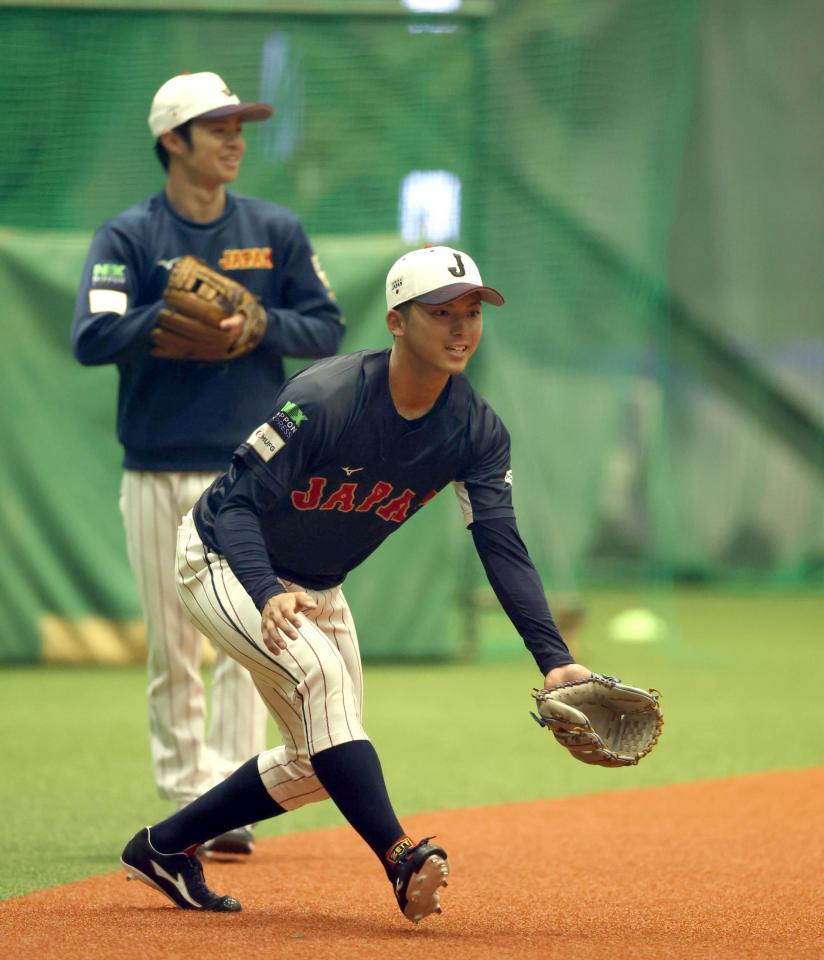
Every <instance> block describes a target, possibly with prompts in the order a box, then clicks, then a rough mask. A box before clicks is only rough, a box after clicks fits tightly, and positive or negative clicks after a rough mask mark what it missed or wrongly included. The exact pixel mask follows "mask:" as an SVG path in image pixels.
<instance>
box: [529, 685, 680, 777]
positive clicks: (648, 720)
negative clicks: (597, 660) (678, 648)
mask: <svg viewBox="0 0 824 960" xmlns="http://www.w3.org/2000/svg"><path fill="white" fill-rule="evenodd" d="M532 696H533V697H534V698H535V701H536V703H537V704H538V713H540V717H537V716H535V714H534V713H533V714H532V716H533V717H535V719H536V720H537V721H538V723H539V724H540V725H541V726H542V727H546V728H547V729H548V730H550V731H551V732H552V733H553V734H554V736H555V739H556V740H557V741H558V743H560V744H561V746H562V747H566V749H567V750H569V752H570V753H571V754H572V756H573V757H575V758H576V760H582V761H583V762H584V763H593V764H597V765H598V766H601V767H627V766H632V765H634V764H636V763H638V761H639V760H640V759H641V758H642V757H645V756H646V755H647V754H648V753H649V752H650V750H652V748H653V747H654V746H655V744H656V743H658V738H659V737H660V736H661V727H662V726H663V723H664V718H663V716H662V714H661V708H660V707H659V706H658V697H659V696H660V694H659V693H658V692H657V691H656V690H641V689H640V688H639V687H630V686H628V685H627V684H625V683H621V681H620V680H617V679H616V678H615V677H602V676H600V674H597V673H593V674H592V676H591V677H590V678H589V679H588V680H571V681H570V682H569V683H562V684H561V685H560V686H557V687H551V688H550V689H549V690H533V692H532Z"/></svg>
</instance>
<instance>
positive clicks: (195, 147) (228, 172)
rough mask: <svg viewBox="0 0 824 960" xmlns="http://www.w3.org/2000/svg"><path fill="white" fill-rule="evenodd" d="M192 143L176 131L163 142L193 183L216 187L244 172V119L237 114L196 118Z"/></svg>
mask: <svg viewBox="0 0 824 960" xmlns="http://www.w3.org/2000/svg"><path fill="white" fill-rule="evenodd" d="M190 133H191V143H187V142H186V141H185V140H184V139H183V138H182V137H181V136H179V135H178V134H176V133H175V131H174V130H172V131H171V132H170V133H168V134H164V135H163V143H164V146H165V147H166V149H167V150H168V152H169V156H170V158H171V161H172V163H174V165H175V166H176V167H177V170H178V171H179V172H180V173H181V174H183V176H184V177H185V179H186V180H187V181H188V182H189V183H190V184H192V185H193V186H200V187H206V188H208V189H214V188H215V187H219V186H221V185H222V184H226V183H231V182H232V181H233V180H234V179H235V177H237V175H238V173H239V171H240V163H241V160H242V159H243V154H244V153H245V152H246V141H245V140H244V138H243V122H242V121H241V120H239V119H238V118H237V117H225V118H223V119H221V120H194V121H192V124H191V128H190Z"/></svg>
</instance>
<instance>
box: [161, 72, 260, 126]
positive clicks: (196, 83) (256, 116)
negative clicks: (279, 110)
mask: <svg viewBox="0 0 824 960" xmlns="http://www.w3.org/2000/svg"><path fill="white" fill-rule="evenodd" d="M271 116H272V107H271V106H270V105H269V104H268V103H241V102H240V98H239V97H237V96H235V94H234V93H232V91H231V90H230V89H229V88H228V87H227V86H226V84H225V83H224V81H223V80H222V79H221V78H220V77H219V76H218V75H217V74H216V73H181V74H180V75H179V76H177V77H172V79H171V80H167V81H166V83H164V84H163V86H162V87H161V88H160V89H159V90H158V91H157V93H156V94H155V96H154V100H152V106H151V109H150V110H149V130H150V131H151V133H152V136H153V137H154V138H155V139H157V138H158V137H159V136H160V135H161V134H162V133H168V131H169V130H173V129H174V128H175V127H179V126H180V125H181V123H186V121H187V120H195V119H197V120H219V119H221V118H222V117H240V119H241V120H250V121H258V120H268V119H269V117H271Z"/></svg>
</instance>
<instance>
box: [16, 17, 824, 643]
mask: <svg viewBox="0 0 824 960" xmlns="http://www.w3.org/2000/svg"><path fill="white" fill-rule="evenodd" d="M213 6H214V5H213V4H209V3H203V4H200V7H201V9H199V10H198V9H195V8H194V5H192V6H191V7H190V8H189V9H187V10H178V9H175V5H174V4H172V5H166V6H165V7H163V8H162V9H161V8H160V5H159V4H154V3H149V2H146V3H143V4H139V3H133V4H124V3H120V4H113V3H104V2H102V0H101V2H99V3H97V4H94V5H91V4H77V5H75V6H72V5H67V4H60V5H49V4H31V5H26V4H22V5H16V6H9V5H5V4H4V5H2V6H0V81H2V89H3V90H4V91H6V102H5V107H4V111H3V112H2V114H0V133H2V136H3V144H4V159H3V163H2V165H0V291H2V302H3V303H4V306H5V310H4V317H3V321H2V326H1V327H0V338H2V342H1V343H0V347H1V348H2V349H0V391H2V398H3V401H4V403H3V410H4V416H3V418H2V426H0V441H1V442H2V466H1V468H0V507H1V509H2V518H1V519H2V524H1V525H0V555H2V556H3V558H4V559H5V561H6V563H5V565H4V576H3V577H2V578H0V612H2V620H1V621H0V622H2V624H3V627H2V631H1V632H0V659H7V660H26V659H37V658H38V657H40V656H41V654H43V653H44V652H45V654H46V655H47V656H50V657H52V658H56V659H61V658H62V657H63V656H65V655H68V654H66V650H70V651H71V650H73V651H74V653H73V654H72V655H73V656H88V657H91V658H95V657H98V658H99V657H102V658H104V659H105V658H106V656H107V655H106V654H105V650H107V649H110V644H109V643H108V641H109V640H111V639H112V637H113V638H114V639H115V640H116V641H117V642H123V643H126V645H127V646H128V642H129V641H128V638H129V637H132V636H133V634H134V630H135V623H134V621H135V618H136V617H137V616H138V610H137V604H136V598H135V594H134V589H133V587H132V584H131V577H130V574H129V571H128V568H127V564H126V558H125V548H124V543H123V535H122V532H121V530H120V521H119V517H118V514H117V487H118V484H119V451H118V448H117V445H116V442H115V440H114V436H113V430H114V396H115V384H116V379H115V375H114V371H113V370H111V369H83V368H80V367H79V366H78V365H77V364H76V363H75V362H74V361H73V359H72V358H71V356H70V353H69V350H68V328H69V323H70V315H71V306H72V301H73V295H74V289H75V286H76V284H77V280H78V276H79V270H80V265H81V263H82V259H83V255H84V252H85V248H86V245H87V243H88V240H89V236H90V233H91V231H92V230H93V229H94V228H95V227H96V226H97V225H98V224H99V223H101V222H102V221H103V220H104V219H106V218H107V217H109V216H111V215H112V214H113V213H115V212H117V211H118V210H120V209H122V208H123V207H125V206H127V205H129V204H130V203H132V202H133V201H135V200H137V199H139V198H141V197H142V196H144V195H146V194H148V193H150V192H152V191H154V190H156V189H158V187H159V185H160V183H161V182H162V177H161V170H160V168H159V166H158V165H157V163H156V161H155V160H154V157H153V156H152V153H151V140H150V138H149V134H148V130H147V127H146V114H147V112H148V105H149V102H150V100H151V96H152V94H153V93H154V91H155V89H156V88H157V87H158V86H159V85H160V84H161V83H162V82H163V81H164V80H166V79H167V78H168V77H169V76H171V75H173V74H175V73H179V72H181V71H183V70H189V71H195V70H203V69H210V70H216V71H217V72H219V73H221V74H222V75H223V76H224V77H225V78H226V79H227V80H228V82H229V83H230V84H231V86H232V87H233V88H234V89H235V90H236V91H237V92H238V93H239V94H240V95H241V96H243V97H244V98H246V99H251V98H263V99H266V100H269V101H271V102H273V103H275V104H276V106H277V113H276V116H275V119H274V120H273V121H272V122H271V123H268V124H264V125H260V126H258V125H255V126H252V127H250V128H249V131H248V132H249V151H248V155H247V159H246V162H245V166H244V170H243V173H242V176H241V179H240V180H239V182H238V184H237V187H238V189H239V190H241V191H242V192H247V193H253V194H256V195H259V196H262V197H266V198H268V199H272V200H276V201H278V202H280V203H284V204H286V205H287V206H291V207H293V208H294V209H295V210H297V211H298V212H299V213H300V215H301V216H302V218H303V220H304V222H305V224H306V226H307V228H308V229H309V232H310V234H311V235H312V237H313V239H314V241H315V244H316V246H317V248H318V251H319V253H320V254H321V256H322V259H323V261H324V265H325V267H326V269H327V272H328V273H329V275H330V278H331V280H332V283H333V285H334V286H335V288H336V290H337V292H338V296H339V299H340V301H341V304H342V305H343V308H344V310H345V312H346V315H347V319H348V322H349V333H348V334H347V339H346V341H345V344H344V346H345V349H357V348H360V347H364V346H376V345H380V344H383V343H385V342H387V340H388V337H387V334H386V332H385V328H384V324H383V312H384V311H383V305H382V285H383V277H384V274H385V271H386V268H387V267H388V265H389V264H390V263H391V262H392V260H393V259H394V258H395V257H396V256H397V255H399V253H400V252H402V251H404V250H405V249H408V248H409V247H410V246H411V245H414V244H415V243H418V242H425V241H427V240H429V239H432V238H431V237H430V236H428V235H427V234H426V233H425V232H424V233H421V234H420V235H419V236H418V237H417V238H414V239H412V238H407V239H406V240H405V239H403V238H402V237H401V236H400V235H399V231H398V209H399V193H400V186H401V182H402V180H403V178H404V176H405V175H406V174H408V173H409V172H410V171H413V170H444V171H448V172H449V173H451V174H453V175H454V176H456V177H458V178H459V179H460V183H461V222H460V228H459V231H458V233H457V235H456V236H454V237H453V238H451V240H450V242H454V243H455V244H458V245H464V246H465V247H466V248H468V249H470V250H471V252H473V253H474V254H475V255H476V258H477V259H478V260H479V261H480V263H481V266H482V269H483V272H484V275H485V277H486V278H487V279H488V281H489V282H491V283H493V284H494V285H495V286H497V287H499V288H500V289H502V291H503V292H504V294H505V296H506V297H507V306H506V307H505V308H503V309H502V310H501V311H500V312H498V313H495V314H493V313H492V311H490V315H489V317H488V319H487V328H486V333H485V343H484V345H483V346H482V352H481V353H480V354H479V356H478V357H477V358H476V360H475V361H473V364H474V366H473V368H472V376H473V379H474V380H475V381H476V382H477V384H478V385H479V386H481V388H482V389H483V390H484V392H485V393H486V394H487V396H488V397H489V398H490V400H491V401H492V402H493V405H494V406H495V407H496V408H497V409H498V411H499V412H500V413H501V415H502V416H503V417H504V419H505V421H506V422H507V425H508V426H509V428H510V430H511V432H512V435H513V442H514V459H513V467H514V476H515V486H514V491H515V498H516V506H517V508H518V513H519V518H520V525H521V528H522V532H523V533H524V536H525V539H526V541H527V543H528V545H529V547H530V550H531V552H532V554H533V556H534V558H535V560H536V562H537V564H538V566H539V568H540V569H541V571H542V573H543V575H544V577H545V580H546V585H547V588H548V590H549V592H550V596H552V595H553V594H569V593H575V592H577V591H585V589H586V586H587V585H588V584H590V583H593V582H605V581H606V582H613V581H615V580H617V579H625V578H627V577H629V576H631V577H641V578H650V579H655V580H657V581H664V582H669V581H673V580H683V579H688V580H695V579H701V580H709V581H720V580H723V581H728V580H730V579H735V580H740V579H746V580H748V581H751V582H755V583H758V584H764V585H768V584H769V585H773V584H782V583H787V582H793V583H799V582H801V583H803V582H820V580H821V577H822V570H823V569H824V498H823V497H822V484H821V477H822V473H823V472H824V470H823V469H822V466H823V465H824V460H823V459H822V457H823V456H824V454H823V453H822V451H824V443H822V433H821V426H820V424H821V421H822V418H824V337H822V326H821V322H820V319H819V304H820V302H821V299H822V293H824V290H822V287H823V286H824V280H823V279H822V272H821V271H820V269H819V268H818V264H817V258H818V256H819V251H820V250H821V249H822V247H824V243H823V242H822V241H824V236H822V234H824V221H822V218H821V216H820V208H821V202H820V200H821V189H820V170H821V167H822V161H824V134H822V133H821V124H820V122H819V119H818V112H819V102H820V90H819V88H820V64H819V60H820V57H819V51H818V44H817V40H816V38H817V37H820V36H821V35H822V31H824V8H822V7H821V5H820V4H818V3H816V2H814V0H803V2H802V0H798V2H788V3H785V4H782V5H780V9H779V7H778V6H776V5H775V4H774V3H772V2H770V0H730V2H727V3H724V4H705V3H700V2H698V0H665V2H660V0H592V2H588V3H580V2H579V0H551V2H550V0H510V2H509V3H506V4H498V5H495V4H492V3H487V2H474V3H470V2H465V3H464V4H463V5H462V6H461V7H460V8H459V9H458V10H457V11H456V12H455V13H453V14H448V15H447V14H445V15H435V14H432V15H429V16H426V15H418V16H411V15H409V14H408V12H405V11H404V10H403V8H402V6H401V4H400V3H399V2H390V0H385V2H379V0H371V2H361V3H346V2H339V3H334V4H332V3H325V2H320V0H318V2H316V3H310V4H303V5H297V4H287V3H267V4H263V3H255V2H251V0H249V2H246V3H240V4H239V5H234V6H233V9H232V12H231V13H225V12H212V10H211V9H210V8H211V7H213ZM295 8H299V9H302V10H303V13H296V12H294V11H295ZM450 499H451V494H449V493H448V492H447V493H444V494H443V495H442V496H441V497H439V498H437V500H436V501H435V503H433V504H432V506H431V507H429V508H427V510H426V511H424V512H423V513H422V514H421V515H420V516H419V517H418V518H416V519H415V521H413V522H412V523H411V524H410V525H409V527H408V528H404V530H403V531H401V533H400V534H399V535H398V536H397V537H396V538H393V540H392V541H390V542H389V543H388V544H387V545H386V547H385V548H384V550H383V552H382V554H381V556H380V558H375V559H374V560H373V561H371V562H368V563H367V564H366V565H365V566H364V567H363V568H362V569H361V570H358V571H356V572H355V573H354V574H353V575H352V577H351V583H350V585H349V589H348V595H349V599H350V602H351V603H352V606H353V608H354V610H355V614H356V617H357V620H358V623H359V627H360V632H361V634H362V641H363V648H364V653H365V655H366V656H367V657H370V656H372V657H378V656H381V657H385V656H393V657H400V656H447V657H448V656H453V655H456V654H458V653H459V652H460V650H461V644H462V635H461V631H460V629H457V628H456V624H457V625H458V626H459V620H460V610H461V598H462V597H463V596H464V595H465V594H466V592H467V590H470V589H471V588H472V587H473V586H477V585H479V584H480V583H482V576H481V572H480V568H479V564H478V563H477V561H476V560H475V559H474V558H473V557H472V555H471V548H470V542H469V537H468V536H467V535H466V533H465V532H464V531H463V529H462V525H461V521H460V516H459V512H458V510H457V507H456V505H455V504H454V503H452V502H450ZM456 611H457V619H456V618H455V612H456ZM107 631H108V632H107ZM101 637H102V638H103V639H102V640H101ZM107 638H108V639H107ZM124 638H126V639H125V640H124ZM98 641H99V643H98ZM61 651H62V652H61ZM101 651H103V652H101Z"/></svg>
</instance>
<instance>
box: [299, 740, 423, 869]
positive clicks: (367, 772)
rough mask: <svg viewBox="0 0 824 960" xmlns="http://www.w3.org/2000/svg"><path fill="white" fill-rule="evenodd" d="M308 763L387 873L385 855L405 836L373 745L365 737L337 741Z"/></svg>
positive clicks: (388, 865)
mask: <svg viewBox="0 0 824 960" xmlns="http://www.w3.org/2000/svg"><path fill="white" fill-rule="evenodd" d="M312 766H313V767H314V770H315V773H316V774H317V777H318V780H320V782H321V783H322V784H323V787H324V789H325V790H326V792H327V793H328V794H329V796H330V797H331V798H332V800H333V801H334V803H335V806H336V807H337V808H338V810H340V812H341V813H342V814H343V815H344V817H346V819H347V820H348V821H349V823H350V824H351V825H352V827H354V829H355V830H356V831H357V832H358V833H359V834H360V835H361V837H363V839H364V840H365V841H366V842H367V843H368V844H369V846H370V847H371V848H372V850H373V851H374V853H375V855H376V856H377V857H378V859H379V860H380V861H381V863H382V864H383V866H384V869H385V870H386V871H387V873H388V872H389V870H390V864H389V861H388V855H389V854H390V853H391V852H392V851H393V850H394V848H395V847H396V846H397V845H398V844H400V843H401V842H402V841H403V840H405V839H407V837H406V833H405V832H404V829H403V827H402V826H401V825H400V823H399V822H398V818H397V817H396V816H395V811H394V810H393V809H392V804H391V802H390V800H389V794H388V793H387V791H386V783H385V782H384V779H383V771H382V770H381V763H380V760H379V759H378V754H377V752H376V750H375V748H374V747H373V746H372V744H371V743H370V741H369V740H352V741H350V742H349V743H341V744H338V746H336V747H330V748H329V749H328V750H322V751H321V752H320V753H316V754H315V755H314V757H312ZM410 845H411V844H410ZM404 846H406V845H404Z"/></svg>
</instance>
